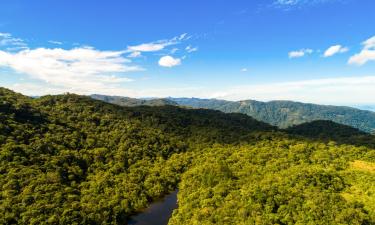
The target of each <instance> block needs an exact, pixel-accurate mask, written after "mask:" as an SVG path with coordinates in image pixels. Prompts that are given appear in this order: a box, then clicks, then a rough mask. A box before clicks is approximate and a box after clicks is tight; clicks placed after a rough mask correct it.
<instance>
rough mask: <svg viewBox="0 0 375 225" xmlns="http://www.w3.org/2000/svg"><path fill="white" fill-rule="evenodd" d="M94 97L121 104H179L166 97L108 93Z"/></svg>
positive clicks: (94, 97) (94, 96)
mask: <svg viewBox="0 0 375 225" xmlns="http://www.w3.org/2000/svg"><path fill="white" fill-rule="evenodd" d="M91 97H92V98H93V99H97V100H101V101H105V102H109V103H112V104H116V105H120V106H141V105H148V106H163V105H177V103H175V102H174V101H173V100H170V99H166V98H155V99H149V100H146V99H137V98H128V97H120V96H107V95H97V94H95V95H91Z"/></svg>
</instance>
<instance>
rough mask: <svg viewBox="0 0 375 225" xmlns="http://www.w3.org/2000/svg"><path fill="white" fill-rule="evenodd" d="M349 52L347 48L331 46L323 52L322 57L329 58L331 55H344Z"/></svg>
mask: <svg viewBox="0 0 375 225" xmlns="http://www.w3.org/2000/svg"><path fill="white" fill-rule="evenodd" d="M347 51H349V49H348V48H347V47H343V46H341V45H333V46H331V47H329V48H328V49H327V50H326V51H325V52H324V57H331V56H333V55H336V54H338V53H344V52H347Z"/></svg>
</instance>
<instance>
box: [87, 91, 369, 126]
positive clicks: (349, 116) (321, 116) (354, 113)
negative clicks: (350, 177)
mask: <svg viewBox="0 0 375 225" xmlns="http://www.w3.org/2000/svg"><path fill="white" fill-rule="evenodd" d="M92 97H93V98H95V99H99V100H102V101H106V102H109V103H113V104H117V105H122V106H139V105H151V106H152V105H158V106H161V105H180V106H186V107H192V108H203V109H214V110H220V111H222V112H225V113H243V114H246V115H248V116H251V117H253V118H255V119H257V120H259V121H263V122H265V123H268V124H271V125H273V126H278V127H280V128H287V127H291V126H294V125H299V124H302V123H307V122H312V121H316V120H329V121H333V122H336V123H339V124H343V125H347V126H351V127H354V128H358V129H360V130H362V131H365V132H368V133H374V132H375V112H372V111H367V110H360V109H356V108H351V107H345V106H330V105H316V104H307V103H300V102H292V101H270V102H259V101H254V100H245V101H237V102H235V101H225V100H218V99H199V98H167V99H152V100H141V99H134V98H127V97H118V96H117V97H113V96H99V95H93V96H92Z"/></svg>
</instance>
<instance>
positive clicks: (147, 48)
mask: <svg viewBox="0 0 375 225" xmlns="http://www.w3.org/2000/svg"><path fill="white" fill-rule="evenodd" d="M172 44H173V43H146V44H140V45H136V46H129V47H128V49H129V50H130V51H137V52H156V51H160V50H163V49H164V48H165V47H166V46H168V45H172Z"/></svg>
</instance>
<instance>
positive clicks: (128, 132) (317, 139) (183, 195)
mask: <svg viewBox="0 0 375 225" xmlns="http://www.w3.org/2000/svg"><path fill="white" fill-rule="evenodd" d="M0 119H1V120H0V121H1V123H0V215H1V216H0V224H124V223H126V221H127V219H128V218H129V217H130V216H131V215H132V214H134V213H137V212H139V211H141V210H142V209H144V208H145V207H147V206H148V204H149V203H150V202H152V201H154V200H155V199H159V198H160V197H163V196H164V195H166V194H167V193H169V192H171V191H174V190H175V189H176V188H177V187H178V188H179V194H178V201H179V208H178V210H176V211H175V213H174V215H173V217H172V219H171V221H170V224H374V223H375V218H374V207H373V202H374V195H373V193H375V192H374V190H373V188H372V187H373V186H375V185H374V180H373V176H372V175H373V172H372V168H373V167H372V166H373V165H372V164H371V163H373V162H375V153H374V152H375V151H374V150H372V149H369V148H367V147H366V146H370V147H371V143H373V136H371V135H367V134H366V135H367V136H366V139H363V138H359V137H362V135H364V133H362V132H359V131H358V130H353V129H352V128H345V129H344V128H343V129H342V128H341V127H340V126H338V125H336V124H329V123H326V122H322V123H319V126H317V125H316V124H315V125H314V124H308V125H306V126H302V127H299V128H296V127H294V128H291V130H286V131H285V130H278V129H277V128H275V127H273V126H271V125H268V124H265V123H263V122H259V121H257V120H255V119H253V118H251V117H249V116H246V115H244V114H239V113H230V114H225V113H223V112H220V111H214V110H205V109H186V108H180V107H176V106H171V105H164V104H161V105H159V106H153V107H150V106H134V107H121V106H117V105H112V104H108V103H105V102H102V101H98V100H93V99H92V98H90V97H85V96H79V95H73V94H65V95H58V96H44V97H41V98H38V99H32V98H29V97H26V96H22V95H20V94H16V93H14V92H12V91H10V90H7V89H3V88H0ZM314 127H315V128H314ZM328 128H329V129H328ZM332 128H334V129H332ZM314 129H315V130H314ZM297 131H298V132H297ZM332 132H334V133H335V134H336V135H331V134H332ZM290 134H292V135H295V134H298V135H301V136H298V137H297V136H291V135H290ZM329 134H330V135H329ZM303 136H304V137H303ZM323 137H324V138H323ZM348 139H350V140H351V141H350V142H345V140H348ZM322 140H323V142H322ZM331 140H335V141H336V142H337V143H338V144H336V143H334V142H330V141H331ZM342 143H347V144H355V145H357V146H361V147H354V146H352V145H340V144H342Z"/></svg>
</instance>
